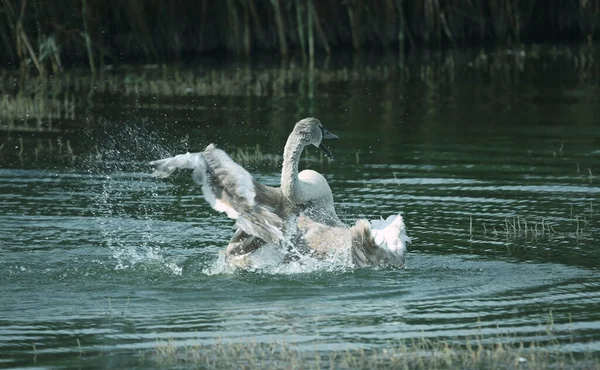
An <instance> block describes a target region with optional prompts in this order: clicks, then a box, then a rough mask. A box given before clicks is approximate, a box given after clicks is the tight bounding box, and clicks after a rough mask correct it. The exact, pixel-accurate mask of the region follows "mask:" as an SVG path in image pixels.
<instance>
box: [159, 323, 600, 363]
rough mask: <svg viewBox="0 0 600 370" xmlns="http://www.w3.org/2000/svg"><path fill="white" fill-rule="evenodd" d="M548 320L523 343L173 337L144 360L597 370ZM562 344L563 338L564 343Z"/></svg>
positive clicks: (593, 357)
mask: <svg viewBox="0 0 600 370" xmlns="http://www.w3.org/2000/svg"><path fill="white" fill-rule="evenodd" d="M552 320H553V319H552V318H549V319H548V322H547V327H546V333H545V334H546V336H547V337H550V339H548V340H546V341H544V342H536V341H531V342H523V341H519V340H513V339H512V338H510V337H508V336H506V335H502V334H498V335H497V336H496V337H495V338H487V337H482V336H479V335H478V336H475V337H467V338H461V339H460V338H425V337H421V338H412V339H406V340H400V341H396V342H393V343H389V344H388V345H385V346H382V347H380V348H377V349H364V348H360V349H355V350H346V351H333V350H319V345H318V344H317V345H315V347H316V349H315V350H299V349H297V348H296V346H295V345H294V344H289V343H285V342H271V343H268V342H267V343H260V342H256V341H247V342H245V343H224V342H223V341H222V340H218V341H217V342H216V343H215V344H211V345H191V346H190V345H179V344H178V343H177V342H175V341H173V340H158V341H157V342H156V347H155V353H154V356H153V357H152V358H150V359H149V360H150V361H152V362H154V363H156V364H159V365H161V366H167V365H168V366H190V365H193V366H197V367H201V368H205V367H206V368H223V369H225V368H248V369H255V368H256V369H258V368H273V369H279V368H285V369H296V368H298V369H299V368H311V369H312V368H314V369H334V368H342V369H363V368H369V369H388V368H394V369H455V368H469V369H518V368H525V369H531V370H535V369H548V368H585V369H600V357H599V356H598V354H597V353H595V352H593V351H591V350H587V351H585V352H584V353H573V352H570V351H569V350H560V349H558V348H560V346H561V344H563V343H561V341H560V340H558V339H557V338H554V337H553V321H552ZM566 343H567V342H565V344H566Z"/></svg>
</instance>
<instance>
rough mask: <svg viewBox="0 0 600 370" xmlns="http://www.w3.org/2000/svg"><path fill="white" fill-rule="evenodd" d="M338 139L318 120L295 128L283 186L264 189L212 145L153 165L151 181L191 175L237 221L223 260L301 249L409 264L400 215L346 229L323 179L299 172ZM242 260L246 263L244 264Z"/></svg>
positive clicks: (358, 261) (360, 261) (358, 260)
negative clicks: (304, 158) (307, 153)
mask: <svg viewBox="0 0 600 370" xmlns="http://www.w3.org/2000/svg"><path fill="white" fill-rule="evenodd" d="M333 139H338V136H337V135H334V134H332V133H330V132H329V131H328V130H327V129H325V128H324V127H323V125H322V124H321V122H320V121H319V120H318V119H316V118H312V117H309V118H304V119H302V120H300V121H298V122H297V123H296V125H295V126H294V129H293V131H292V133H291V134H290V136H289V137H288V139H287V142H286V145H285V147H284V154H283V164H282V171H281V186H280V187H279V188H275V187H270V186H266V185H263V184H261V183H259V182H258V181H256V180H255V179H254V178H253V177H252V175H250V173H248V171H246V170H245V169H244V168H243V167H241V166H240V165H239V164H237V163H235V162H234V161H233V160H232V159H231V158H230V157H229V156H228V155H227V154H226V153H225V152H224V151H222V150H220V149H218V148H217V147H216V146H215V145H214V144H210V145H208V146H207V147H206V149H205V150H204V151H203V152H198V153H185V154H179V155H176V156H174V157H169V158H164V159H159V160H155V161H152V162H150V165H151V166H153V167H154V172H153V173H152V175H153V176H155V177H158V178H165V177H168V176H169V175H170V174H171V173H173V172H174V171H175V170H177V169H190V170H193V173H192V178H193V179H194V181H195V182H196V183H197V184H199V185H200V186H201V187H202V193H203V195H204V199H205V200H206V201H207V203H209V204H210V206H211V207H212V208H213V209H215V210H216V211H219V212H223V213H225V214H226V215H227V216H228V217H229V218H231V219H234V220H235V227H236V228H237V229H236V231H235V232H234V234H233V236H232V238H231V239H230V241H229V243H228V245H227V247H226V248H225V251H224V253H225V256H226V257H227V258H228V260H229V261H231V262H232V264H235V265H240V263H239V261H246V260H247V259H245V257H247V256H248V255H249V254H250V253H251V252H253V251H255V250H257V249H259V248H261V247H262V246H264V245H266V244H275V245H281V246H282V247H285V244H286V243H293V244H296V246H297V247H298V248H297V250H307V251H309V253H310V254H311V255H314V256H316V257H318V258H327V257H329V256H331V255H333V254H336V253H339V252H340V251H344V250H350V252H351V258H352V262H353V264H355V265H356V266H360V267H363V266H380V265H394V266H398V267H402V266H404V262H405V253H406V244H407V243H410V238H409V237H408V236H407V235H406V231H405V229H406V228H405V224H404V221H403V218H402V216H401V214H396V215H391V216H389V217H388V218H387V219H385V220H383V219H382V220H374V221H367V220H365V219H360V220H357V221H356V223H355V224H354V225H353V226H351V227H348V226H347V225H345V224H344V223H343V222H342V221H341V220H340V219H339V217H338V215H337V213H336V211H335V206H334V200H333V194H332V192H331V188H330V187H329V184H328V183H327V180H326V179H325V177H323V175H321V174H320V173H318V172H316V171H314V170H310V169H306V170H303V171H301V172H299V171H298V163H299V161H300V156H301V154H302V151H303V150H304V148H305V147H306V146H309V145H313V146H315V147H317V148H319V149H321V150H322V151H323V152H324V154H325V155H326V156H328V157H331V158H333V155H332V153H331V152H330V151H329V149H328V148H327V147H326V146H325V145H324V144H323V140H333ZM244 263H245V262H242V263H241V265H244Z"/></svg>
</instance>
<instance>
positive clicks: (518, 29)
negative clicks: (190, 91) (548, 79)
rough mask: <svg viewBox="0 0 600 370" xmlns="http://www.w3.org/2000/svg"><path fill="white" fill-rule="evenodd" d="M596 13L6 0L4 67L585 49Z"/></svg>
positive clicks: (591, 1)
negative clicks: (530, 46)
mask: <svg viewBox="0 0 600 370" xmlns="http://www.w3.org/2000/svg"><path fill="white" fill-rule="evenodd" d="M599 13H600V0H586V1H568V2H565V1H561V0H497V1H486V0H475V1H452V0H425V1H403V0H372V1H364V0H356V1H327V2H325V1H314V0H306V1H300V0H297V1H296V0H295V1H289V2H288V1H282V0H270V1H255V0H228V1H214V2H213V1H193V2H191V1H185V0H150V1H141V0H132V1H126V2H123V1H119V0H106V1H100V0H64V1H50V2H46V3H44V5H43V6H41V3H39V2H36V1H28V0H3V1H2V2H0V19H2V21H1V22H0V65H1V66H5V67H13V68H16V67H20V68H21V69H23V70H27V69H29V68H31V67H33V68H34V69H35V70H36V71H37V72H38V73H39V74H42V75H43V74H49V73H51V71H53V70H56V69H55V68H54V67H56V68H57V69H58V70H60V69H61V68H62V66H63V65H65V63H66V64H67V65H73V64H76V63H81V62H87V64H88V65H89V67H90V69H91V70H92V72H94V71H96V70H97V69H99V68H100V67H101V66H102V65H103V63H119V62H120V61H122V60H130V61H132V60H136V61H142V62H157V61H166V60H179V59H182V58H186V57H188V56H194V55H200V54H203V53H211V52H215V51H226V52H228V53H230V54H233V55H241V54H250V53H255V52H265V51H266V52H272V51H278V52H279V54H281V55H283V56H286V55H290V54H293V53H296V52H297V53H299V54H305V53H308V54H309V55H313V56H316V55H318V54H319V53H335V52H339V51H343V50H356V51H360V50H366V49H396V50H400V51H401V52H403V51H404V49H407V48H417V47H420V46H426V47H445V46H447V45H489V44H504V45H510V44H513V43H517V44H518V43H520V42H525V41H526V42H540V41H544V42H548V41H554V42H562V41H578V42H583V43H588V42H590V43H591V41H592V40H595V39H598V35H599V33H600V17H599ZM35 40H37V41H38V42H37V43H36V42H35ZM49 40H51V42H50V41H49ZM406 40H408V43H406ZM44 42H46V43H48V42H50V44H48V45H46V46H44V45H42V43H44ZM47 47H51V52H48V49H47ZM44 48H46V49H44ZM574 62H575V65H576V67H577V68H583V69H585V68H588V66H589V65H590V64H593V60H591V59H589V58H587V56H585V55H584V56H580V55H577V56H576V58H574Z"/></svg>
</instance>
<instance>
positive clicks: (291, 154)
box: [281, 134, 305, 203]
mask: <svg viewBox="0 0 600 370" xmlns="http://www.w3.org/2000/svg"><path fill="white" fill-rule="evenodd" d="M304 146H305V144H304V143H303V142H302V141H301V140H300V138H299V137H298V136H296V135H293V134H292V135H290V137H289V138H288V140H287V143H286V144H285V149H284V151H283V168H282V170H281V191H282V193H283V196H284V197H286V198H288V199H290V200H291V201H292V202H294V203H299V202H300V201H301V199H302V198H303V194H302V191H301V189H300V185H299V180H298V162H300V155H301V154H302V150H303V149H304Z"/></svg>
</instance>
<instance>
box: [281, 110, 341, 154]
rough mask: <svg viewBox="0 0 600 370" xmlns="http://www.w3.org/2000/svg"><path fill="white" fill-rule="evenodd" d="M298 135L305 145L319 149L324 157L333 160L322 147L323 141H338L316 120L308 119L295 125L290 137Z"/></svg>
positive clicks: (324, 147) (323, 146) (327, 150)
mask: <svg viewBox="0 0 600 370" xmlns="http://www.w3.org/2000/svg"><path fill="white" fill-rule="evenodd" d="M294 134H295V135H298V136H299V137H300V138H301V140H302V141H303V142H304V143H305V145H310V144H312V145H314V146H316V147H317V148H319V149H321V150H322V151H323V153H325V155H326V156H328V157H330V158H333V154H331V152H330V151H329V149H327V147H326V146H325V145H323V140H333V139H339V137H338V136H337V135H334V134H332V133H331V132H329V131H327V129H325V127H323V125H322V124H321V121H319V120H318V119H316V118H313V117H308V118H305V119H303V120H300V121H298V122H297V123H296V126H295V127H294V131H292V135H294Z"/></svg>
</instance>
